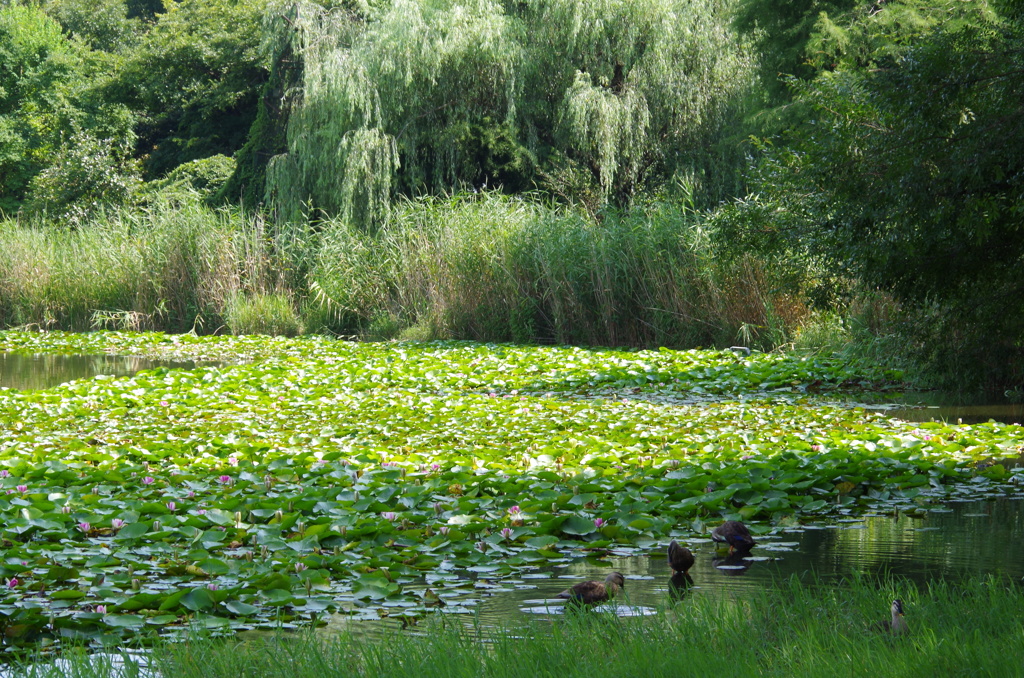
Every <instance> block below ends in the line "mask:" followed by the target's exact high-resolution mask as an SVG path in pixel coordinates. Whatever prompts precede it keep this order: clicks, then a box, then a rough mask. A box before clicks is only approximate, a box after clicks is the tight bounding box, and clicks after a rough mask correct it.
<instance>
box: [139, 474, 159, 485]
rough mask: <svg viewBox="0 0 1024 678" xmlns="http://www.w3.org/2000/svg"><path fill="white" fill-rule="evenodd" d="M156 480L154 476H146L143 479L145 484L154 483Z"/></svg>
mask: <svg viewBox="0 0 1024 678" xmlns="http://www.w3.org/2000/svg"><path fill="white" fill-rule="evenodd" d="M155 482H156V481H155V480H154V479H153V476H146V477H145V478H143V479H142V484H143V485H152V484H153V483H155Z"/></svg>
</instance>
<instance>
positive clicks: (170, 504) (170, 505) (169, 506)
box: [167, 501, 178, 512]
mask: <svg viewBox="0 0 1024 678" xmlns="http://www.w3.org/2000/svg"><path fill="white" fill-rule="evenodd" d="M177 508H178V505H177V504H175V503H174V502H173V501H169V502H167V510H168V511H171V512H173V511H174V510H175V509H177Z"/></svg>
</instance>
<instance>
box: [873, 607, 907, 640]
mask: <svg viewBox="0 0 1024 678" xmlns="http://www.w3.org/2000/svg"><path fill="white" fill-rule="evenodd" d="M890 609H891V610H892V619H891V620H889V619H885V620H882V621H880V622H877V623H876V624H875V628H877V629H878V630H879V631H885V632H886V633H891V634H892V635H894V636H900V635H903V634H904V633H906V632H907V631H909V630H910V629H909V628H908V627H907V620H906V619H904V618H903V601H902V600H900V599H899V598H897V599H896V600H894V601H892V607H891V608H890Z"/></svg>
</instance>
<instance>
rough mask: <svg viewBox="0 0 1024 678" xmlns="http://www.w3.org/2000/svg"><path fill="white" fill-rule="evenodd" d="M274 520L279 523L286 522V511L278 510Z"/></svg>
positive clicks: (275, 512)
mask: <svg viewBox="0 0 1024 678" xmlns="http://www.w3.org/2000/svg"><path fill="white" fill-rule="evenodd" d="M274 520H276V521H277V522H281V521H282V520H284V511H282V510H281V509H277V510H276V511H274Z"/></svg>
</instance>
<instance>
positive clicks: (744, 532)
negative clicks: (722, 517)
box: [711, 520, 757, 554]
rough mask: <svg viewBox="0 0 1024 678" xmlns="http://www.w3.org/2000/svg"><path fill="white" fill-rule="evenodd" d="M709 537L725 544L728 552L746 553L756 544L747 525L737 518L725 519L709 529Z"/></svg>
mask: <svg viewBox="0 0 1024 678" xmlns="http://www.w3.org/2000/svg"><path fill="white" fill-rule="evenodd" d="M711 538H712V539H713V540H715V541H716V542H718V543H720V544H727V545H728V546H729V553H730V554H731V553H733V552H734V551H739V552H741V553H746V552H747V551H749V550H750V549H751V548H753V547H754V545H756V544H757V542H755V541H754V538H753V537H751V536H750V530H748V529H747V526H746V525H744V524H743V523H741V522H740V521H738V520H727V521H725V522H724V523H722V524H721V525H719V526H718V527H716V528H715V529H713V530H711Z"/></svg>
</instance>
